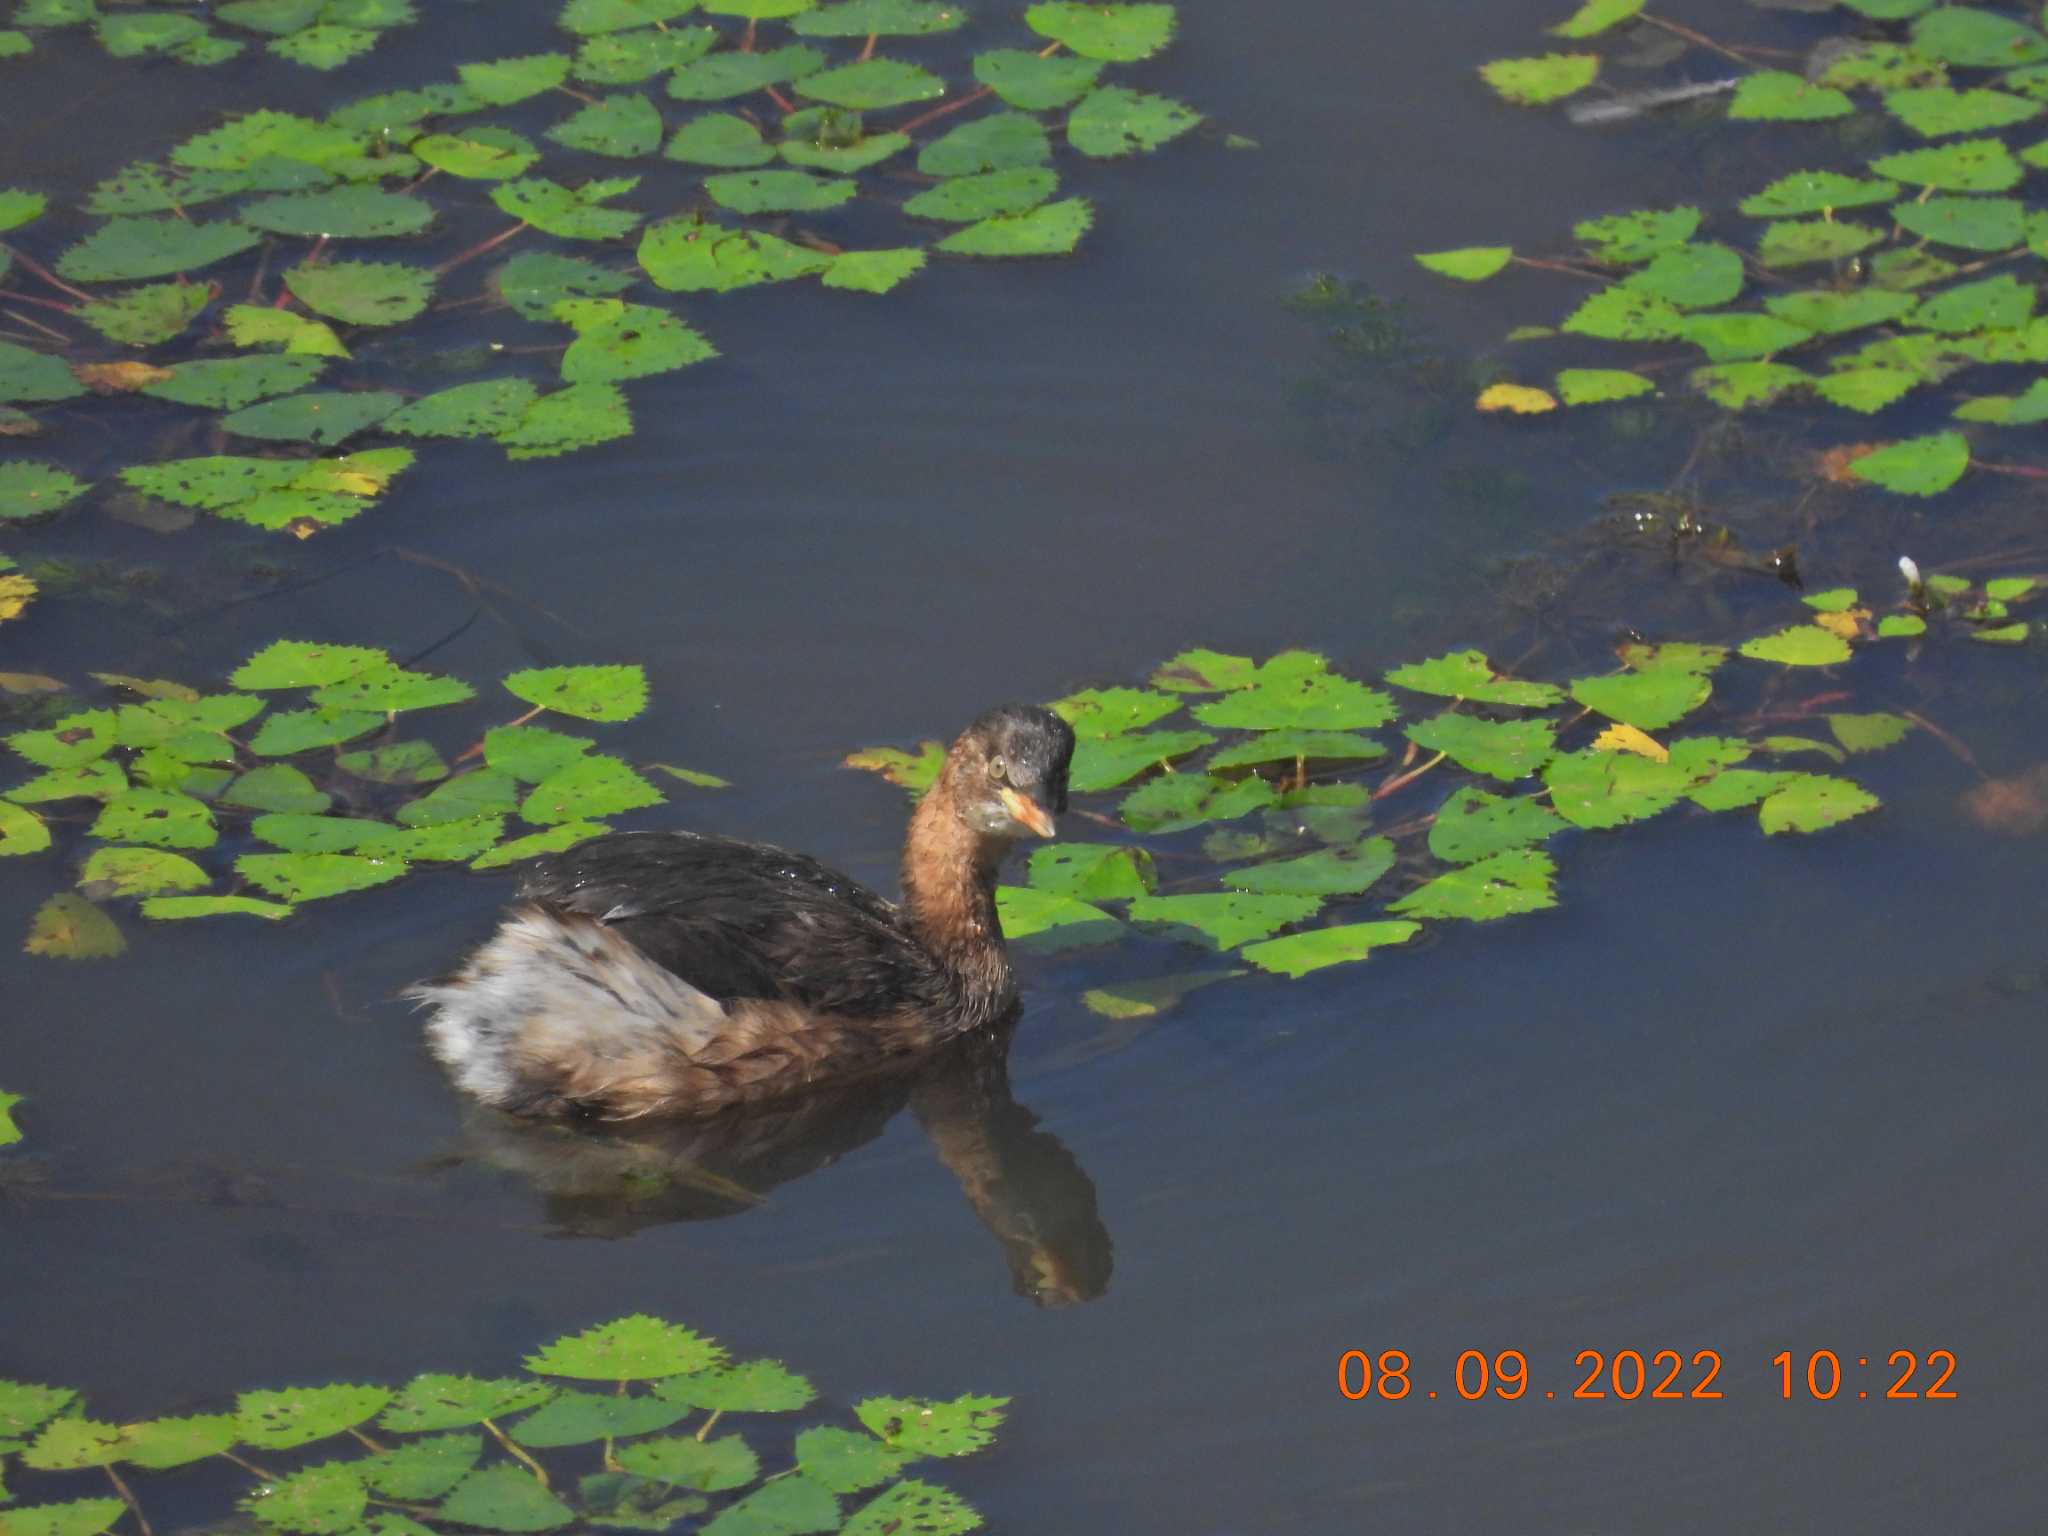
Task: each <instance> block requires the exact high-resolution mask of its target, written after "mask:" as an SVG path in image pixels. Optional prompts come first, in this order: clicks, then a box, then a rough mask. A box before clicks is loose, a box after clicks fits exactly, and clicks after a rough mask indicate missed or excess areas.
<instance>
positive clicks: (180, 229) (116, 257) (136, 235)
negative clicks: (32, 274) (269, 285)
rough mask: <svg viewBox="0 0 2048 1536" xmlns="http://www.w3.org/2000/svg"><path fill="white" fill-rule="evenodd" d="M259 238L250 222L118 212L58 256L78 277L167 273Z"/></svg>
mask: <svg viewBox="0 0 2048 1536" xmlns="http://www.w3.org/2000/svg"><path fill="white" fill-rule="evenodd" d="M260 239H262V236H261V235H259V234H257V233H256V231H255V230H253V229H251V228H249V226H248V225H246V224H237V223H234V222H232V221H229V220H225V219H223V220H220V221H217V222H215V223H212V224H206V223H201V222H200V221H198V220H196V219H178V218H169V217H165V218H132V217H131V218H114V219H109V220H107V222H106V223H104V224H102V225H101V226H100V227H99V228H98V229H97V230H95V231H94V232H93V233H92V234H90V235H88V236H87V237H86V238H85V239H83V240H81V241H79V242H78V244H76V245H74V246H72V247H71V248H70V249H69V250H67V251H66V252H65V253H64V254H63V255H62V256H61V257H59V258H58V261H57V271H58V272H59V273H61V274H62V275H63V276H65V277H68V278H69V279H71V281H73V282H74V283H110V282H126V281H129V280H130V279H133V278H142V277H167V276H169V275H170V274H171V273H173V272H190V271H193V270H195V269H196V268H199V267H205V266H211V265H212V264H213V263H214V262H216V261H222V260H225V259H226V258H227V257H229V256H234V255H237V254H238V253H240V252H242V251H246V250H248V249H249V247H250V246H252V245H255V244H256V243H257V242H258V241H259V240H260Z"/></svg>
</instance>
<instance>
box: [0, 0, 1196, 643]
mask: <svg viewBox="0 0 2048 1536" xmlns="http://www.w3.org/2000/svg"><path fill="white" fill-rule="evenodd" d="M29 9H30V11H31V12H32V16H30V17H25V18H23V20H24V22H25V24H33V25H59V24H62V23H65V22H86V21H90V20H93V19H95V17H97V18H98V24H99V26H100V28H101V31H102V33H103V35H106V34H107V33H109V32H112V33H114V34H116V35H123V36H125V35H130V34H135V33H137V32H138V28H137V27H136V25H135V24H137V23H143V22H149V23H153V24H154V23H161V24H163V25H162V26H161V27H160V28H159V30H160V31H162V32H163V34H164V35H165V36H169V35H170V33H171V32H174V31H175V32H177V33H179V34H181V35H183V37H184V42H181V43H179V44H177V45H175V46H173V45H170V44H166V45H165V50H166V51H171V52H179V56H189V52H190V49H191V48H201V46H202V44H204V43H206V40H207V39H211V38H212V36H213V35H212V34H211V33H207V32H206V31H205V28H204V26H203V24H202V22H201V21H200V19H199V17H198V16H197V15H196V14H186V13H185V12H182V11H181V12H179V13H176V14H164V13H127V12H122V13H108V14H107V15H105V16H99V15H98V13H97V12H96V11H95V9H94V6H93V4H92V0H79V3H78V4H76V5H72V4H70V3H68V0H33V3H32V4H31V5H30V7H29ZM213 9H214V12H215V14H216V19H218V20H220V21H222V22H226V23H229V24H234V25H241V26H245V27H253V28H256V29H257V30H259V31H268V32H274V33H276V34H278V38H279V41H278V46H279V47H280V48H283V47H285V45H287V44H289V43H291V42H292V41H293V40H294V39H306V38H309V37H316V36H317V37H321V38H328V39H332V38H333V37H334V35H335V34H336V33H337V32H340V31H347V30H349V29H355V30H357V31H360V32H361V33H362V35H363V36H365V37H371V38H374V30H373V28H372V27H371V23H370V18H371V17H372V16H373V15H374V16H375V17H377V18H379V19H378V21H377V22H376V25H385V26H388V25H399V24H402V23H404V22H405V21H407V20H409V19H410V17H411V12H410V8H409V7H408V6H406V5H405V4H403V0H398V3H395V4H386V3H384V0H372V3H369V4H364V3H362V0H325V4H324V5H313V4H310V3H308V4H301V3H300V0H236V3H231V4H225V5H220V6H217V7H214V8H213ZM686 13H693V14H691V23H690V24H688V25H684V24H681V22H680V20H679V18H682V17H684V16H685V14H686ZM698 14H701V16H702V17H703V18H704V20H703V22H701V23H699V22H698V21H697V19H696V16H697V15H698ZM559 19H560V25H561V27H562V29H563V30H564V32H565V33H566V34H567V35H568V36H569V37H570V38H572V39H574V40H575V48H574V51H573V52H571V51H569V50H568V49H567V48H565V49H564V50H562V51H559V52H548V53H538V54H530V55H524V56H520V57H514V58H502V59H494V60H480V61H476V62H471V63H464V64H462V65H460V66H459V67H458V68H457V70H456V71H455V75H456V78H455V79H453V80H451V81H449V82H446V83H443V84H436V85H428V86H425V87H421V88H417V89H408V90H399V91H390V92H386V93H383V94H380V95H375V96H370V97H366V98H363V99H362V100H359V101H355V102H352V103H350V104H348V105H346V106H343V107H341V108H338V109H337V110H335V111H333V112H331V113H329V114H327V115H326V116H324V117H314V116H305V115H300V114H295V113H288V112H279V111H267V110H266V111H252V112H248V113H246V114H243V115H238V116H234V117H232V118H230V119H229V120H228V121H227V122H225V123H223V124H222V125H221V126H219V127H217V128H214V129H210V130H208V131H206V132H203V133H200V134H197V135H195V136H193V137H192V138H190V139H187V140H185V141H184V142H183V143H180V144H177V145H174V146H170V147H169V148H168V150H167V152H165V153H164V154H163V155H162V157H161V158H160V159H158V158H151V159H142V160H137V161H135V162H134V163H133V164H130V165H128V166H127V167H125V168H124V169H122V170H120V171H118V172H116V173H115V174H114V175H112V176H110V177H108V178H107V179H106V180H105V181H103V182H101V183H100V184H99V185H98V186H97V187H96V188H94V189H93V191H92V192H91V193H90V195H89V196H88V197H87V198H86V199H85V205H84V207H85V211H86V212H87V213H89V214H92V215H94V216H96V217H97V219H98V223H97V225H96V227H94V228H92V229H91V230H90V231H89V232H87V233H85V234H83V235H82V236H80V237H77V238H71V237H70V236H69V235H68V234H67V233H59V232H58V230H59V229H60V228H62V227H63V226H66V225H68V224H70V223H71V222H72V221H70V220H68V219H66V218H64V217H62V216H59V215H54V214H52V211H51V208H50V203H49V199H48V197H47V195H46V194H44V193H42V192H38V191H34V190H29V189H20V188H16V189H7V190H0V238H4V243H0V284H4V285H5V286H4V287H0V413H4V414H0V429H4V431H5V432H6V433H7V434H8V435H9V436H11V437H18V438H29V437H42V438H47V439H49V440H51V441H52V442H53V443H61V445H62V447H63V449H64V450H66V451H68V452H69V455H70V457H69V461H68V462H66V463H62V464H60V463H56V462H49V461H45V460H41V459H29V458H23V457H19V456H13V457H10V459H9V461H8V462H6V463H5V464H0V531H12V530H14V529H17V528H19V527H20V526H22V525H24V524H26V523H29V522H31V521H34V520H39V519H44V518H48V517H50V516H53V515H58V514H62V513H64V512H65V511H66V510H67V509H69V508H72V507H74V506H75V505H77V504H79V503H81V502H82V501H83V500H84V499H85V498H88V497H97V498H101V499H104V500H105V501H107V503H108V504H109V506H110V507H112V506H118V504H119V500H120V498H123V497H125V498H129V499H134V498H142V499H144V500H145V501H146V503H147V504H149V505H152V506H156V507H159V508H161V509H163V510H164V511H169V510H170V509H182V511H183V515H184V517H185V519H186V520H187V521H189V520H190V519H191V517H192V516H193V515H194V514H196V513H198V512H205V513H209V514H211V515H213V516H215V517H219V518H225V519H228V520H231V521H234V522H239V523H243V524H249V525H253V526H255V527H258V528H263V529H272V530H283V531H287V532H290V533H292V534H295V535H297V536H298V537H301V538H305V537H310V536H311V535H313V534H316V533H318V532H320V531H321V530H323V529H326V528H330V527H332V526H334V525H335V524H338V523H341V522H344V521H347V520H349V519H351V518H354V517H357V516H359V515H361V514H362V513H363V512H364V511H365V509H367V508H368V507H370V506H372V505H374V504H376V503H377V502H379V501H380V500H381V499H383V498H384V497H385V496H386V495H387V493H388V492H389V491H390V489H391V488H392V486H393V484H394V482H395V481H396V480H397V478H398V477H399V476H400V475H402V474H403V473H404V472H405V470H406V469H407V468H408V467H409V466H410V465H412V464H413V462H414V460H415V456H416V454H417V453H418V452H419V451H420V449H419V448H417V447H414V446H407V445H408V444H424V443H429V442H433V441H435V440H445V439H462V438H468V439H483V440H489V441H493V442H495V443H496V444H498V445H499V446H500V447H501V448H502V449H503V451H504V453H505V455H506V457H507V458H508V459H511V460H524V459H532V458H539V457H548V456H552V455H556V454H561V453H567V452H571V451H574V450H577V449H582V448H587V447H591V446H593V445H596V444H599V443H604V442H609V441H613V440H616V439H618V438H621V437H624V436H626V435H628V434H629V433H631V432H632V430H633V421H632V414H631V408H630V404H629V401H628V399H627V397H626V395H625V393H624V392H623V390H622V389H621V387H620V386H621V385H622V384H623V383H625V382H626V381H629V380H633V379H638V378H644V377H648V376H650V375H655V374H661V373H667V372H671V371H674V370H676V369H680V368H685V367H689V366H691V365H693V364H698V363H703V362H706V361H708V360H710V359H712V358H715V357H716V356H717V355H718V349H717V347H716V346H715V345H714V344H713V342H712V341H711V340H710V339H709V338H708V337H707V336H706V335H705V334H704V333H703V332H701V331H700V330H699V329H698V328H697V326H696V325H695V324H693V323H692V322H691V321H690V320H687V319H685V318H684V317H683V315H682V314H680V313H678V312H677V310H676V309H674V308H672V307H671V306H670V305H669V304H668V303H665V302H647V301H646V299H647V298H648V297H654V298H657V299H659V297H660V296H661V295H685V296H688V297H689V298H690V299H692V300H694V301H695V302H696V304H697V306H698V310H697V312H698V313H699V314H700V315H701V314H704V313H707V312H709V310H710V309H711V307H712V306H713V305H714V304H715V303H716V298H717V296H718V295H721V294H726V293H731V292H733V291H735V290H738V289H743V288H750V287H755V286H759V285H764V284H773V283H783V282H789V281H794V280H799V279H816V280H817V281H818V283H819V284H820V285H821V286H823V287H825V288H827V289H832V290H838V291H841V292H845V293H849V294H856V295H863V294H865V295H872V294H881V293H886V292H888V291H890V290H891V289H893V288H895V287H896V286H898V285H899V284H901V283H903V282H905V281H907V280H909V279H911V278H913V277H914V276H915V275H916V274H917V273H919V272H920V271H921V270H923V269H924V268H925V266H926V265H927V263H928V261H929V260H930V259H931V257H932V255H933V253H936V254H938V255H940V256H956V257H964V258H1001V257H1034V256H1056V255H1063V254H1066V253H1068V252H1071V251H1073V250H1074V249H1075V247H1076V246H1077V244H1078V243H1079V241H1080V240H1081V238H1082V236H1083V235H1084V234H1085V233H1086V232H1087V230H1088V228H1089V227H1090V225H1091V223H1092V222H1093V219H1094V206H1093V204H1092V203H1091V202H1090V201H1089V199H1087V198H1086V197H1082V196H1075V195H1069V196H1065V197H1061V196H1059V192H1060V182H1061V176H1062V174H1063V172H1064V171H1065V170H1066V169H1067V168H1068V167H1069V166H1071V165H1072V164H1075V163H1085V162H1087V161H1089V160H1105V159H1111V158H1115V157H1119V156H1125V155H1130V154H1134V153H1138V152H1142V151H1148V150H1152V149H1156V148H1157V147H1159V146H1160V145H1162V144H1165V143H1168V142H1170V141H1171V140H1173V139H1176V138H1178V137H1180V136H1181V135H1182V134H1184V133H1186V132H1187V131H1188V130H1189V129H1191V128H1193V127H1194V126H1195V125H1196V124H1197V123H1198V122H1199V121H1200V118H1199V116H1198V115H1197V114H1196V113H1195V112H1193V111H1191V110H1190V109H1189V108H1187V107H1185V106H1183V105H1182V104H1181V103H1179V102H1177V101H1174V100H1172V99H1171V98H1169V97H1166V96H1161V95H1157V94H1153V93H1149V92H1146V91H1142V90H1138V89H1134V88H1132V87H1130V86H1127V85H1124V84H1119V83H1115V81H1114V80H1113V79H1112V78H1111V76H1112V72H1114V71H1117V70H1120V69H1122V68H1124V67H1126V66H1129V65H1132V64H1136V63H1139V62H1141V61H1143V60H1145V59H1148V58H1150V57H1151V56H1153V55H1154V54H1156V53H1157V52H1159V50H1161V49H1162V48H1164V47H1165V46H1166V45H1167V43H1168V42H1169V40H1170V39H1171V37H1172V34H1173V29H1174V25H1175V15H1174V9H1173V7H1172V6H1170V5H1161V4H1133V5H1111V6H1083V5H1075V4H1065V3H1045V4H1037V5H1033V6H1031V7H1029V9H1027V10H1026V11H1025V12H1024V16H1023V21H1024V32H1023V34H1022V36H1021V37H1018V38H1015V39H1012V42H1013V43H1014V42H1023V43H1028V44H1029V45H1030V46H1026V47H1018V46H999V47H990V48H985V49H983V50H981V51H979V52H974V53H971V54H970V53H967V52H966V51H964V50H960V49H958V48H957V47H954V46H953V45H952V44H951V43H950V42H949V39H950V36H951V34H953V33H955V32H956V31H959V30H960V29H962V28H964V27H966V26H967V25H968V23H969V19H970V18H969V16H968V14H967V13H966V12H965V11H963V10H961V9H960V8H958V7H955V6H949V5H943V4H940V3H937V0H838V3H835V4H829V5H819V4H815V3H814V0H705V3H704V4H702V5H701V6H700V5H699V4H698V3H697V0H681V3H678V0H570V3H568V4H567V5H566V6H564V7H563V9H562V11H561V13H560V18H559ZM671 23H676V24H674V25H672V24H671ZM191 29H198V30H197V31H196V32H194V31H192V30H191ZM779 33H786V34H787V36H786V37H782V36H777V35H776V34H779ZM344 41H345V40H344ZM188 45H189V48H188ZM885 45H886V51H882V50H884V48H885ZM208 46H210V44H209V45H208ZM307 46H309V47H310V46H311V45H307ZM934 47H939V48H942V49H945V50H947V51H946V52H944V54H943V56H942V57H940V58H937V59H933V60H930V61H928V62H929V64H930V65H931V67H927V63H913V62H911V61H910V60H909V59H907V58H898V57H893V56H891V55H893V54H894V53H896V52H898V51H912V50H923V51H925V52H930V51H931V50H932V49H933V48H934ZM181 49H182V50H185V51H184V52H180V50H181ZM202 51H203V50H202ZM6 67H9V66H5V65H0V69H4V68H6ZM11 67H15V68H20V67H23V66H21V65H14V66H11ZM948 71H950V73H951V74H952V75H953V78H950V79H949V78H948ZM963 77H964V78H963ZM563 100H566V101H569V102H571V103H574V104H576V105H575V107H574V110H572V111H570V112H568V114H567V115H566V116H561V115H559V114H557V115H555V116H552V117H550V116H549V115H548V114H547V112H546V110H545V108H546V106H547V105H548V104H549V103H552V102H556V101H563ZM664 209H666V210H670V211H667V212H660V213H656V212H655V211H656V210H664ZM480 221H483V222H484V227H483V228H482V229H479V228H478V227H477V226H478V225H479V222H480ZM46 231H47V232H48V234H47V237H46V235H45V232H46ZM478 236H480V238H479V237H478ZM501 252H502V253H504V254H503V255H502V256H501V255H498V254H497V253H501ZM485 257H491V258H492V259H493V260H495V261H496V262H497V264H496V265H495V266H492V267H490V268H489V269H488V274H487V276H486V277H485V278H484V280H483V281H482V282H481V283H480V284H471V285H469V288H468V290H467V291H460V290H459V289H458V282H459V279H458V278H457V276H456V274H457V273H458V272H461V271H462V270H463V269H464V268H467V267H469V266H470V265H471V264H472V263H474V262H477V261H479V260H481V259H482V258H485ZM507 257H509V259H506V258H507ZM650 288H651V289H652V290H654V294H653V295H651V296H650V295H648V294H647V293H646V290H648V289H650ZM469 305H486V306H490V307H491V308H492V309H494V310H499V311H506V312H509V314H510V315H511V316H516V317H517V319H518V320H519V321H522V322H526V323H530V324H531V325H533V326H536V327H540V328H541V329H540V330H539V331H538V332H537V335H536V339H535V340H533V341H532V342H530V343H529V342H523V341H522V342H519V343H517V344H513V345H507V344H505V343H502V342H497V343H493V344H491V345H489V346H481V347H474V348H471V349H468V350H467V351H456V352H443V353H439V354H433V353H428V354H427V355H426V356H425V357H424V359H423V358H422V356H421V349H420V348H419V346H418V345H417V344H416V343H411V342H409V340H408V338H409V336H410V335H411V334H412V333H414V332H418V331H422V330H423V329H424V328H426V327H427V326H429V325H430V324H431V323H432V321H433V320H434V318H435V316H436V315H437V314H439V313H440V312H443V311H446V310H448V309H451V308H456V307H461V306H469ZM515 334H516V333H515ZM527 356H532V357H535V358H537V359H542V360H545V363H546V365H547V367H548V368H549V369H550V370H551V372H552V373H553V375H554V376H553V377H552V378H550V377H547V376H546V375H544V374H536V373H534V372H533V371H531V369H530V368H529V367H528V365H526V364H525V363H524V362H523V361H521V360H522V359H523V358H525V357H527ZM450 373H453V374H455V375H457V376H458V381H454V382H451V380H450V378H449V377H448V375H449V374H450ZM463 374H469V375H472V377H469V378H466V379H462V378H460V376H461V375H463ZM194 413H204V414H194ZM111 422H118V423H119V427H120V430H119V432H118V434H110V433H106V432H105V431H104V426H105V424H107V423H111ZM151 433H154V434H156V435H157V436H158V438H159V440H160V442H161V443H162V445H163V446H162V448H161V449H160V450H159V451H158V452H157V453H155V454H153V455H151V456H149V458H148V460H147V461H146V462H139V463H132V462H131V463H125V464H124V463H114V464H105V465H103V464H100V463H97V462H94V461H92V460H91V459H90V458H89V457H88V455H90V454H91V453H93V452H104V448H103V447H102V443H103V440H104V438H106V437H108V436H114V435H118V437H119V438H120V439H122V440H126V441H133V440H134V439H135V438H136V437H137V436H138V435H142V436H146V435H148V434H151ZM194 449H198V450H200V451H197V452H194V451H193V450H194ZM156 525H157V526H169V525H170V524H169V523H168V522H167V521H166V520H165V519H164V518H162V517H161V516H159V518H158V520H157V524H156ZM4 559H5V557H0V560H4ZM35 592H36V582H35V574H34V571H33V569H22V568H17V567H16V566H15V565H14V564H13V562H11V561H6V563H4V564H0V619H6V618H12V617H17V616H18V615H19V614H20V613H21V612H22V611H23V609H24V608H25V607H26V606H27V604H28V602H29V600H30V599H31V598H32V597H33V596H34V595H35Z"/></svg>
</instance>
